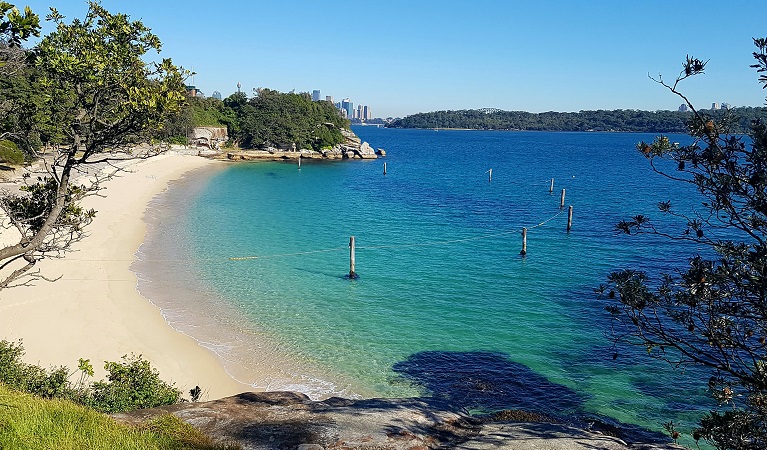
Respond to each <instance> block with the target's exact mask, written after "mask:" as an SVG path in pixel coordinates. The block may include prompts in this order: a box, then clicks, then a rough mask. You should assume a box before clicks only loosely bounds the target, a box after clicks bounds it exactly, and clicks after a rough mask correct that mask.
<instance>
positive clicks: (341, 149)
mask: <svg viewBox="0 0 767 450" xmlns="http://www.w3.org/2000/svg"><path fill="white" fill-rule="evenodd" d="M341 133H342V134H343V135H344V139H345V140H344V142H343V143H341V144H338V145H336V146H334V147H332V148H329V149H323V150H321V151H315V150H310V149H296V146H295V144H281V145H280V146H278V147H269V148H266V149H263V150H237V151H231V152H227V153H223V154H221V155H220V156H217V157H218V158H221V159H228V160H230V161H252V160H259V159H261V160H272V161H279V160H285V159H298V158H308V159H376V158H378V155H377V154H376V151H375V150H374V149H373V147H371V146H370V144H368V143H367V142H362V140H361V139H360V138H359V137H357V135H356V134H354V133H353V132H352V131H350V130H346V129H341Z"/></svg>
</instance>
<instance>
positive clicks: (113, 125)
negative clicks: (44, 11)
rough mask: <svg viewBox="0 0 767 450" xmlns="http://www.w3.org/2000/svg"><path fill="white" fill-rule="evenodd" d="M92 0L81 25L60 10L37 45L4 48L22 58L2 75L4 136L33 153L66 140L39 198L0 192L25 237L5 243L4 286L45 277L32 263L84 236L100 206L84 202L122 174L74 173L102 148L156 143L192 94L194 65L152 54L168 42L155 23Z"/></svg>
mask: <svg viewBox="0 0 767 450" xmlns="http://www.w3.org/2000/svg"><path fill="white" fill-rule="evenodd" d="M88 6H89V7H88V12H87V13H86V15H85V18H84V19H82V20H80V19H76V20H73V21H72V22H71V23H65V22H64V17H63V16H62V15H61V14H59V12H58V11H56V10H55V9H53V8H52V9H51V14H49V15H48V17H47V20H49V21H52V22H53V23H54V24H55V30H54V31H53V32H51V33H50V34H49V35H47V36H45V37H44V38H43V39H42V40H41V41H40V43H39V44H38V45H37V47H36V48H35V49H34V51H31V52H26V53H22V54H19V53H18V52H16V53H13V52H8V51H4V52H3V51H0V55H6V56H7V55H11V56H14V58H15V59H14V62H15V68H14V70H12V71H10V70H7V68H6V69H5V70H3V71H1V72H3V73H2V76H0V136H2V137H6V135H7V136H9V137H10V138H11V139H12V140H13V141H14V142H16V143H17V144H19V146H20V147H21V149H22V151H24V152H26V153H27V154H29V155H36V151H37V150H38V149H39V147H40V143H41V142H45V143H46V144H58V145H56V147H55V148H56V150H55V151H56V155H55V160H54V161H55V162H54V164H52V165H50V166H47V170H48V172H49V173H50V175H51V176H50V177H48V178H46V179H44V180H42V179H41V180H40V183H38V184H37V185H33V186H31V187H30V188H29V190H28V191H27V197H29V198H27V199H23V198H21V197H19V196H14V195H12V194H11V195H2V196H0V197H2V199H0V206H2V207H3V208H5V211H4V212H5V213H6V215H7V216H9V217H10V218H11V221H12V226H14V227H16V228H18V229H19V230H20V231H21V232H22V237H21V240H20V241H18V242H16V243H9V244H8V243H7V244H6V246H3V247H2V248H0V271H3V269H5V272H3V273H2V276H0V289H4V288H6V287H10V286H15V285H18V284H21V283H19V282H18V280H20V278H22V277H29V279H35V278H37V279H40V278H44V276H43V275H41V274H39V273H37V272H34V271H32V268H33V267H35V264H36V263H37V261H39V260H40V259H42V258H44V257H46V256H48V255H50V254H52V253H56V254H59V255H60V254H62V253H63V252H65V251H67V250H69V249H70V248H71V244H72V243H73V242H75V241H77V240H79V239H81V238H82V237H83V233H82V227H83V226H85V225H87V224H88V223H89V222H90V220H91V219H92V217H93V214H92V212H90V211H84V210H82V209H80V207H78V206H77V200H79V199H80V198H82V197H83V196H85V195H88V194H89V193H91V194H92V193H95V192H97V191H98V190H99V189H100V183H101V182H102V181H105V180H106V179H108V178H109V177H110V176H112V175H113V173H112V174H109V173H107V174H105V173H103V172H100V173H98V174H97V175H95V176H94V177H92V178H91V179H90V180H89V183H90V184H89V186H88V187H86V188H82V187H76V188H72V187H70V186H69V183H70V180H71V177H72V175H73V172H77V171H78V170H79V169H80V167H81V166H83V165H86V164H92V163H95V162H98V158H99V155H100V158H101V162H105V161H110V160H113V159H116V157H115V156H114V153H117V152H122V153H128V154H134V153H133V152H134V151H136V144H142V143H150V142H152V138H153V137H154V136H155V133H156V131H157V130H158V129H161V128H162V127H163V126H164V124H165V123H166V122H167V120H168V118H169V117H172V116H174V115H176V114H178V111H179V110H180V108H181V105H182V104H183V103H184V100H185V98H186V91H185V86H184V77H185V76H186V72H185V71H183V70H182V69H179V68H178V67H176V66H175V65H173V63H172V61H171V60H170V59H161V60H156V59H155V60H154V61H152V62H148V61H146V60H151V59H152V53H153V52H158V53H159V50H160V47H161V45H160V40H159V38H158V37H157V36H155V35H154V34H152V33H151V31H150V29H149V28H148V27H146V26H145V25H144V24H143V23H142V22H141V21H132V20H130V18H129V17H128V16H127V15H125V14H112V13H110V12H108V11H107V10H105V9H104V8H103V7H102V6H101V5H100V3H98V2H96V1H90V2H88ZM3 7H5V5H3ZM9 17H10V16H9ZM9 48H10V47H7V48H4V47H2V46H0V50H8V49H9ZM18 57H21V58H18ZM145 59H146V60H145ZM6 75H8V76H6ZM183 135H184V136H185V134H183ZM154 150H156V149H155V148H153V151H154ZM138 151H141V150H138ZM147 153H149V154H151V152H147ZM149 154H147V155H146V156H149ZM141 156H145V155H144V154H143V153H142V155H141ZM11 260H16V261H20V262H23V263H25V264H26V265H24V266H22V267H20V268H16V267H17V266H12V265H8V264H7V262H8V261H11ZM22 260H23V261H22Z"/></svg>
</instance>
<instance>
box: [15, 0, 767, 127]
mask: <svg viewBox="0 0 767 450" xmlns="http://www.w3.org/2000/svg"><path fill="white" fill-rule="evenodd" d="M11 3H15V4H16V5H17V6H23V5H29V6H31V7H32V8H33V10H34V11H35V12H38V13H40V14H41V15H43V16H44V15H45V14H46V13H47V11H48V7H49V6H55V7H56V8H57V9H58V10H59V12H60V13H62V14H64V15H65V16H67V18H68V19H72V18H75V17H80V18H81V17H83V16H84V14H85V11H86V9H87V6H86V3H85V2H84V1H80V0H58V1H57V0H29V1H27V2H22V1H20V0H11ZM102 4H103V5H104V6H105V7H106V8H107V9H108V10H109V11H111V12H124V13H127V14H129V15H130V16H131V18H133V19H141V20H142V21H143V22H144V23H145V24H146V25H147V26H149V27H150V28H152V30H153V32H154V33H155V34H157V35H158V36H159V37H160V39H161V41H162V42H163V53H162V55H163V56H165V57H171V58H172V59H173V61H174V62H175V63H177V64H180V65H182V66H184V67H185V68H189V69H193V70H194V71H195V72H196V73H197V75H195V77H194V80H193V81H194V84H195V85H197V86H198V87H199V88H200V89H202V90H203V92H205V93H206V94H208V95H210V94H212V93H213V91H220V92H221V93H222V95H223V96H224V97H226V96H227V95H229V94H231V93H233V92H235V91H236V90H237V83H238V82H239V83H241V84H242V89H243V91H245V92H247V93H248V94H250V93H251V91H252V89H253V88H254V87H268V88H271V89H277V90H279V91H290V90H292V89H296V91H309V92H310V91H312V90H314V89H319V90H321V92H322V96H323V97H324V96H325V95H332V96H333V98H334V99H336V101H337V100H339V99H341V98H344V97H349V98H350V99H351V100H352V102H354V104H355V105H356V104H360V103H361V104H365V105H369V106H370V107H371V108H372V111H373V114H374V116H376V117H387V116H404V115H408V114H414V113H417V112H425V111H434V110H444V109H472V108H483V107H494V108H500V109H504V110H523V111H531V112H543V111H579V110H589V109H643V110H659V109H676V108H677V107H678V106H679V104H680V103H681V100H680V99H678V98H677V97H675V96H674V95H673V94H671V93H670V92H668V91H666V90H664V88H662V87H661V86H659V85H657V84H656V83H654V82H652V80H650V79H649V78H648V74H651V75H653V76H657V75H658V74H662V75H663V77H664V79H666V80H669V81H673V79H674V78H675V77H676V76H677V75H678V73H679V71H680V69H681V63H682V61H683V60H684V58H685V55H687V54H690V55H693V56H696V57H698V58H701V59H704V60H706V59H707V60H709V63H708V66H707V69H706V74H705V75H703V76H700V77H697V78H694V79H690V80H687V81H686V82H685V83H684V84H682V89H683V90H684V92H685V93H686V94H688V97H689V98H690V99H691V100H692V102H693V103H694V104H695V105H696V106H697V107H705V108H708V107H710V106H711V103H713V102H727V103H730V104H732V105H734V106H762V105H764V102H765V95H767V90H762V89H761V86H760V85H759V84H758V83H757V81H756V78H757V77H756V74H755V71H754V69H751V68H749V65H750V64H752V63H753V58H752V55H751V54H752V52H753V50H754V46H753V41H752V38H753V37H767V22H765V21H764V14H763V13H764V2H763V0H760V1H739V0H731V1H728V2H722V1H721V0H720V1H708V0H696V1H669V0H665V1H661V0H643V1H625V2H624V1H549V0H537V1H524V2H523V1H512V0H508V1H500V0H499V1H487V0H475V1H460V2H459V1H418V0H410V1H400V0H385V1H362V0H361V1H357V2H350V1H336V0H325V1H293V0H282V1H272V0H261V1H259V0H251V1H246V0H243V1H234V0H231V1H230V0H219V1H218V2H211V1H197V0H190V1H184V2H180V1H172V0H154V1H148V0H103V1H102ZM50 29H51V27H50V26H49V25H48V26H46V28H45V29H44V32H47V31H50ZM189 81H190V83H191V82H192V80H189Z"/></svg>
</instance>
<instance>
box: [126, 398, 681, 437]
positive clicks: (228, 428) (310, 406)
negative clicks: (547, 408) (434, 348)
mask: <svg viewBox="0 0 767 450" xmlns="http://www.w3.org/2000/svg"><path fill="white" fill-rule="evenodd" d="M163 414H173V415H175V416H177V417H178V418H180V419H181V420H183V421H185V422H187V423H189V424H191V425H193V426H195V427H197V428H198V429H200V430H201V431H202V432H203V433H205V434H207V435H208V436H210V437H211V438H212V439H213V440H214V441H216V442H218V443H222V444H234V445H237V446H239V447H241V448H243V449H245V450H255V449H258V450H261V449H298V450H326V449H361V450H363V449H364V450H374V449H375V450H379V449H386V450H427V449H435V448H458V449H466V450H469V449H470V450H486V449H509V450H594V449H602V450H666V449H668V450H671V449H683V447H680V446H677V445H673V444H666V443H631V444H630V443H626V442H624V441H623V440H621V439H620V438H619V437H616V436H612V435H611V434H615V433H612V432H611V431H613V430H609V429H607V430H603V431H602V432H600V431H596V429H597V428H598V426H595V427H594V428H593V429H592V430H589V431H587V430H583V429H578V428H574V427H571V426H567V425H564V424H559V423H553V422H551V421H547V419H546V418H543V417H539V416H536V415H534V414H529V413H524V412H521V411H506V412H504V413H500V414H495V415H492V416H488V417H479V418H478V417H473V416H470V415H469V414H467V413H466V411H464V410H463V409H462V408H458V407H455V406H454V405H451V404H450V403H448V402H445V401H442V400H439V399H435V398H430V397H426V398H400V399H366V400H350V399H343V398H330V399H328V400H324V401H312V400H310V399H309V398H308V397H306V396H305V395H303V394H300V393H295V392H262V393H256V392H246V393H242V394H239V395H235V396H232V397H226V398H222V399H220V400H214V401H210V402H204V403H179V404H176V405H170V406H163V407H159V408H153V409H144V410H136V411H132V412H128V413H121V414H114V415H113V416H112V417H114V418H115V419H116V420H117V421H119V422H122V423H128V424H134V425H135V424H140V423H142V422H144V421H147V420H151V419H153V418H155V417H158V416H160V415H163Z"/></svg>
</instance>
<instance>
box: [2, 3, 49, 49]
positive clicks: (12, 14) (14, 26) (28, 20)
mask: <svg viewBox="0 0 767 450" xmlns="http://www.w3.org/2000/svg"><path fill="white" fill-rule="evenodd" d="M31 36H40V18H39V17H38V16H37V14H34V13H33V12H32V10H31V9H30V8H29V6H27V7H25V8H24V13H23V14H22V13H21V12H19V10H18V9H17V8H16V7H14V6H13V5H12V4H10V3H8V2H4V1H0V40H2V41H5V42H7V43H8V44H10V45H11V46H16V47H18V46H20V45H21V43H22V42H23V41H26V40H27V39H29V38H30V37H31Z"/></svg>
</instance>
